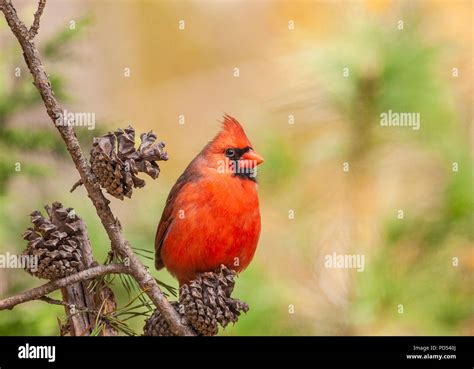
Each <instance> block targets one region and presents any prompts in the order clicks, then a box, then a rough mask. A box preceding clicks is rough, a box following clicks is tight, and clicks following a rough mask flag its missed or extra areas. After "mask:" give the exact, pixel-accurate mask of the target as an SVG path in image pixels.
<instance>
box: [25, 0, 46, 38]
mask: <svg viewBox="0 0 474 369" xmlns="http://www.w3.org/2000/svg"><path fill="white" fill-rule="evenodd" d="M45 6H46V0H39V3H38V9H37V10H36V12H35V16H34V20H33V24H32V26H31V27H30V30H29V31H28V34H29V36H30V39H31V40H32V39H34V38H35V36H36V35H37V34H38V30H39V26H40V18H41V15H42V14H43V10H44V7H45Z"/></svg>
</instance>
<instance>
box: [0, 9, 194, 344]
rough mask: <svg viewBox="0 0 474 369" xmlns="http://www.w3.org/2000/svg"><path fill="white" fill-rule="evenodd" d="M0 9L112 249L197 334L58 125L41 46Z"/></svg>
mask: <svg viewBox="0 0 474 369" xmlns="http://www.w3.org/2000/svg"><path fill="white" fill-rule="evenodd" d="M0 10H1V11H2V12H3V13H4V15H5V19H6V20H7V23H8V26H9V27H10V29H11V31H12V32H13V34H14V35H15V36H16V38H17V39H18V42H19V43H20V46H21V48H22V50H23V56H24V58H25V61H26V64H27V66H28V69H29V70H30V72H31V74H32V76H33V80H34V82H33V83H34V85H35V86H36V88H37V89H38V92H39V93H40V95H41V97H42V99H43V102H44V105H45V108H46V111H47V113H48V115H49V117H50V118H51V120H52V122H53V124H54V125H55V126H56V128H57V129H58V131H59V133H60V135H61V137H62V139H63V141H64V142H65V144H66V148H67V150H68V152H69V154H70V156H71V158H72V160H73V162H74V165H75V166H76V169H77V171H78V172H79V174H80V177H81V180H82V182H83V184H84V187H85V189H86V191H87V194H88V196H89V198H90V199H91V201H92V203H93V204H94V206H95V208H96V211H97V215H98V216H99V218H100V220H101V222H102V225H103V227H104V229H105V231H106V232H107V235H108V237H109V239H110V241H111V244H112V248H113V249H114V250H116V251H117V252H118V253H119V254H120V255H121V256H122V257H123V258H124V259H125V258H126V259H127V261H128V262H129V264H128V265H129V266H130V271H131V275H132V276H133V278H134V279H135V280H136V281H137V283H138V284H139V286H140V288H141V289H142V290H143V291H146V293H147V295H148V296H149V297H150V299H151V300H152V301H153V303H154V304H155V306H156V307H157V308H158V309H159V310H160V312H161V314H162V315H163V317H164V318H165V319H166V321H167V322H168V324H169V326H170V329H171V331H172V332H173V334H175V335H179V336H193V335H195V332H194V330H193V329H192V328H190V327H189V326H187V325H184V324H183V323H182V322H181V319H180V317H179V314H178V313H177V312H176V311H175V310H174V308H173V307H172V305H171V304H170V303H169V301H168V300H167V299H166V296H165V295H164V294H163V292H162V291H161V290H160V288H159V286H158V284H157V283H156V281H155V279H154V278H153V276H152V275H151V274H150V273H149V271H148V270H147V268H146V267H145V266H144V265H143V263H142V262H141V261H140V260H139V259H138V258H137V256H136V255H135V254H134V252H133V250H132V249H131V247H130V244H129V242H128V241H127V240H126V239H125V238H124V236H123V234H122V228H121V226H120V222H119V221H118V219H116V218H115V216H114V215H113V213H112V211H111V210H110V207H109V203H110V201H109V200H107V199H106V198H105V196H104V194H103V193H102V190H101V189H100V186H99V185H98V183H97V180H96V178H95V176H94V174H93V173H92V171H91V168H90V167H89V165H88V163H87V160H86V158H85V157H84V154H83V153H82V149H81V146H80V145H79V141H78V139H77V137H76V133H75V132H74V128H73V127H72V126H71V125H57V124H56V121H57V118H58V117H60V116H61V115H62V113H63V109H62V107H61V106H60V104H59V102H58V101H57V100H56V97H55V95H54V92H53V89H52V86H51V81H50V80H49V78H48V74H47V73H46V71H45V68H44V66H43V63H42V61H41V58H40V55H39V52H38V49H37V48H36V45H35V43H34V42H33V40H32V39H31V38H30V35H29V31H28V29H27V28H26V26H25V25H24V23H23V22H21V21H20V19H19V18H18V15H17V13H16V10H15V8H14V6H13V4H12V3H11V1H10V0H8V1H6V0H0ZM39 15H41V14H39ZM38 18H39V17H38Z"/></svg>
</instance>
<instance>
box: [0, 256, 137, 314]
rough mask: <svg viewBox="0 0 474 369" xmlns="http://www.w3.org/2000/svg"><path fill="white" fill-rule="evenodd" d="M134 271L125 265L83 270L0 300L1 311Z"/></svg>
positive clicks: (101, 266) (102, 266) (109, 265)
mask: <svg viewBox="0 0 474 369" xmlns="http://www.w3.org/2000/svg"><path fill="white" fill-rule="evenodd" d="M131 272H132V271H131V270H130V268H129V267H127V266H125V265H123V264H108V265H100V266H97V267H94V268H90V269H86V270H82V271H80V272H78V273H76V274H72V275H70V276H68V277H64V278H61V279H57V280H55V281H51V282H48V283H46V284H44V285H42V286H40V287H36V288H33V289H32V290H29V291H26V292H22V293H20V294H18V295H15V296H11V297H8V298H6V299H3V300H0V310H6V309H9V310H11V309H13V308H14V307H15V306H16V305H19V304H22V303H24V302H28V301H32V300H41V299H43V297H44V296H46V295H48V294H50V293H51V292H53V291H56V290H58V289H60V288H64V287H67V286H70V285H73V284H75V283H78V282H82V281H86V280H89V279H93V278H96V277H100V276H102V275H106V274H130V273H131Z"/></svg>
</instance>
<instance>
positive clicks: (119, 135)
mask: <svg viewBox="0 0 474 369" xmlns="http://www.w3.org/2000/svg"><path fill="white" fill-rule="evenodd" d="M140 140H141V144H140V146H139V148H138V150H137V149H135V130H134V129H133V128H132V127H131V126H128V127H127V128H125V130H122V129H118V130H117V131H115V132H114V133H111V132H109V133H108V134H106V135H104V136H102V137H95V138H94V142H93V146H92V150H91V158H90V162H91V167H92V171H93V172H94V174H95V176H96V177H97V179H98V181H99V184H100V185H101V186H102V187H103V188H105V189H106V190H107V192H108V193H109V194H111V195H112V196H114V197H116V198H118V199H120V200H123V198H124V196H126V197H128V198H130V197H131V196H132V192H133V188H134V187H135V188H141V187H143V186H145V181H144V180H143V179H140V178H138V177H137V174H138V172H144V173H146V174H148V175H149V176H150V177H151V178H153V179H156V178H158V175H159V174H160V167H159V166H158V164H157V163H156V161H157V160H168V154H167V153H166V152H165V151H164V150H163V148H164V147H165V144H164V143H163V142H158V143H155V141H156V135H155V134H154V133H153V132H152V131H150V132H148V133H143V134H142V135H141V136H140Z"/></svg>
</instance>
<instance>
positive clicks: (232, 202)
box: [155, 115, 263, 285]
mask: <svg viewBox="0 0 474 369" xmlns="http://www.w3.org/2000/svg"><path fill="white" fill-rule="evenodd" d="M262 162H263V158H262V157H261V156H260V155H258V154H257V153H256V152H255V151H254V150H253V148H252V145H251V143H250V141H249V139H248V138H247V136H246V135H245V132H244V130H243V128H242V126H241V125H240V124H239V122H238V121H237V120H235V119H234V118H232V117H230V116H228V115H225V116H224V121H223V127H222V130H221V131H220V132H219V133H218V134H217V136H216V137H214V139H213V140H212V141H211V142H209V143H208V144H207V145H206V146H205V147H204V149H202V151H201V152H200V153H199V154H198V155H197V156H196V157H195V158H194V159H193V161H191V163H190V164H189V165H188V167H187V168H186V170H185V171H184V173H183V174H182V175H181V176H180V177H179V178H178V180H177V182H176V184H175V185H174V186H173V188H172V189H171V192H170V194H169V196H168V199H167V200H166V206H165V209H164V210H163V215H162V216H161V220H160V223H159V225H158V229H157V231H156V238H155V266H156V269H158V270H160V269H161V268H163V266H165V267H166V268H167V269H168V271H169V272H170V273H171V274H172V275H174V276H175V277H176V278H177V279H178V281H179V283H180V285H182V284H184V283H187V282H189V281H190V280H191V279H193V278H194V277H195V276H196V274H198V273H202V272H209V271H213V270H216V269H218V268H219V266H220V265H221V264H224V265H226V266H227V267H228V268H231V269H233V270H235V271H237V272H240V271H242V270H243V269H245V268H246V267H247V266H248V265H249V263H250V261H251V260H252V258H253V255H254V253H255V249H256V247H257V242H258V238H259V236H260V210H259V205H258V196H257V183H256V178H255V175H256V167H257V165H259V164H260V163H262Z"/></svg>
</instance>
